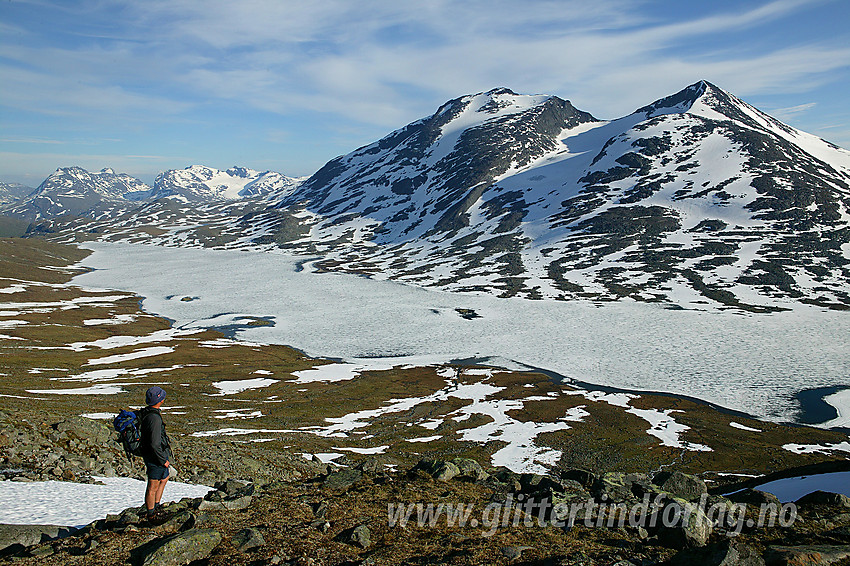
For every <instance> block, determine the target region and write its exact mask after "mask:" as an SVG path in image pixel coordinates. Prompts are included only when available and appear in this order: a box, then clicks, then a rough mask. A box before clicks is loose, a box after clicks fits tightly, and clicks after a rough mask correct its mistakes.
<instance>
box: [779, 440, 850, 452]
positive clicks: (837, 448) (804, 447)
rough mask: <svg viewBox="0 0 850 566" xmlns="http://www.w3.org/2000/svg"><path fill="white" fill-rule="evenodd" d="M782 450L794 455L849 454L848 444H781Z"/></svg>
mask: <svg viewBox="0 0 850 566" xmlns="http://www.w3.org/2000/svg"><path fill="white" fill-rule="evenodd" d="M782 448H784V449H785V450H788V451H789V452H794V453H795V454H812V453H814V452H819V453H821V454H829V453H831V452H850V442H846V441H845V442H837V443H835V444H794V443H791V444H783V445H782Z"/></svg>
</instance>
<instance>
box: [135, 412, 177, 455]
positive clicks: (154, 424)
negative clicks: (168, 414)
mask: <svg viewBox="0 0 850 566" xmlns="http://www.w3.org/2000/svg"><path fill="white" fill-rule="evenodd" d="M139 421H140V425H139V428H140V432H141V435H142V458H143V459H144V460H145V463H146V464H156V465H158V466H164V465H165V463H166V462H171V460H172V459H173V456H172V454H171V441H169V440H168V435H167V434H165V424H164V423H163V422H162V414H161V413H160V412H159V409H154V408H152V407H145V408H144V409H142V410H141V411H139Z"/></svg>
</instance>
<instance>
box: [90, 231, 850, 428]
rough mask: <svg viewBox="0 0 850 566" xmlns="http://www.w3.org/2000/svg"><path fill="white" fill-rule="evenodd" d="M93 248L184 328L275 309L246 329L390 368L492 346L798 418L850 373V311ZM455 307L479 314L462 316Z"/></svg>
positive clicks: (498, 354)
mask: <svg viewBox="0 0 850 566" xmlns="http://www.w3.org/2000/svg"><path fill="white" fill-rule="evenodd" d="M86 247H88V248H90V249H93V250H94V253H93V254H92V255H91V256H89V257H88V258H86V259H85V260H84V261H83V262H82V265H85V266H87V267H91V268H94V269H95V271H92V272H90V273H86V274H84V275H80V276H78V277H77V278H75V280H74V281H75V283H77V284H79V285H83V286H87V287H102V288H109V289H118V290H124V291H131V292H134V293H138V294H140V295H142V296H144V297H145V300H144V303H143V307H144V309H145V310H147V311H149V312H152V313H156V314H159V315H162V316H165V317H168V318H170V319H173V320H174V321H175V323H174V325H175V326H176V327H186V328H192V327H212V326H215V327H222V326H228V325H231V324H235V323H238V322H239V317H240V316H252V317H263V318H267V319H269V320H272V321H273V322H274V326H259V327H251V328H245V329H244V330H240V331H239V332H238V334H237V337H238V338H239V339H243V340H248V341H253V342H262V343H275V344H286V345H290V346H293V347H295V348H298V349H300V350H302V351H304V352H305V353H307V354H309V355H311V356H320V357H333V358H342V359H345V360H349V361H352V362H357V363H364V360H363V358H369V359H371V360H367V361H366V363H367V364H368V363H375V364H378V365H384V366H385V365H386V363H387V360H386V358H393V359H392V360H391V362H392V363H395V364H398V365H402V364H406V363H418V364H421V363H439V362H446V361H449V360H453V359H465V358H472V357H485V358H486V357H494V358H500V359H501V360H502V361H503V362H504V363H505V364H506V365H507V366H508V367H513V366H514V365H515V364H512V363H511V362H515V363H518V364H525V365H528V366H533V367H539V368H543V369H546V370H550V371H553V372H557V373H559V374H561V375H564V376H567V377H570V378H574V379H577V380H580V381H585V382H589V383H594V384H600V385H607V386H612V387H619V388H623V389H629V390H639V391H663V392H668V393H674V394H680V395H688V396H692V397H697V398H700V399H704V400H707V401H711V402H713V403H716V404H718V405H721V406H724V407H728V408H730V409H736V410H739V411H744V412H746V413H749V414H753V415H755V416H758V417H762V418H767V419H771V420H793V419H794V417H795V414H796V411H797V409H798V405H797V401H796V400H795V399H794V395H795V394H796V393H797V392H798V391H800V390H802V389H810V388H815V387H832V386H847V385H848V384H850V313H842V312H836V311H823V310H821V309H817V308H807V307H803V308H799V309H797V310H795V311H792V312H785V313H776V314H769V315H768V314H749V313H740V312H732V311H725V312H702V311H680V310H668V309H665V308H663V307H662V306H660V305H650V304H643V303H633V302H620V303H608V304H604V305H602V306H598V305H596V304H594V303H591V302H582V301H573V302H556V301H546V302H543V301H530V300H525V299H498V298H495V297H492V296H489V295H476V294H454V293H446V292H441V291H434V290H428V289H422V288H418V287H413V286H408V285H403V284H399V283H395V282H391V281H378V280H371V279H367V278H364V277H357V276H353V275H345V274H327V273H325V274H320V273H313V272H312V271H311V270H310V268H309V264H308V265H307V266H306V267H305V268H304V269H303V270H299V267H298V266H299V264H300V262H303V261H304V258H303V257H293V256H287V255H281V254H275V253H259V252H241V251H217V250H203V249H180V248H161V247H153V246H141V245H129V244H106V243H94V244H86ZM184 297H193V298H194V300H191V301H185V300H181V299H183V298H184ZM458 308H459V309H472V310H474V311H475V312H476V313H477V314H478V315H479V318H473V319H465V318H462V317H461V316H459V314H458V312H456V310H455V309H458ZM242 322H245V321H242ZM376 358H377V359H376ZM381 358H383V359H381Z"/></svg>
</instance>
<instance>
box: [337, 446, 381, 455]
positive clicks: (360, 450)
mask: <svg viewBox="0 0 850 566" xmlns="http://www.w3.org/2000/svg"><path fill="white" fill-rule="evenodd" d="M331 448H333V449H334V450H344V451H346V452H354V453H355V454H383V453H384V452H386V451H387V448H389V446H388V445H384V446H375V447H374V448H347V447H342V446H332V447H331Z"/></svg>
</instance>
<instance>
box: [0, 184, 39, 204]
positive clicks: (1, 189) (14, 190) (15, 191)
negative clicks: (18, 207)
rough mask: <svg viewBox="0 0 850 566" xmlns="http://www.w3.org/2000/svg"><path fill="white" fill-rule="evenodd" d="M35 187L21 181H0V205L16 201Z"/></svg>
mask: <svg viewBox="0 0 850 566" xmlns="http://www.w3.org/2000/svg"><path fill="white" fill-rule="evenodd" d="M34 190H35V189H33V188H32V187H28V186H26V185H21V184H20V183H0V205H4V204H10V203H13V202H16V201H18V200H20V199H22V198H24V197H26V196H27V195H29V194H30V193H31V192H33V191H34Z"/></svg>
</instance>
